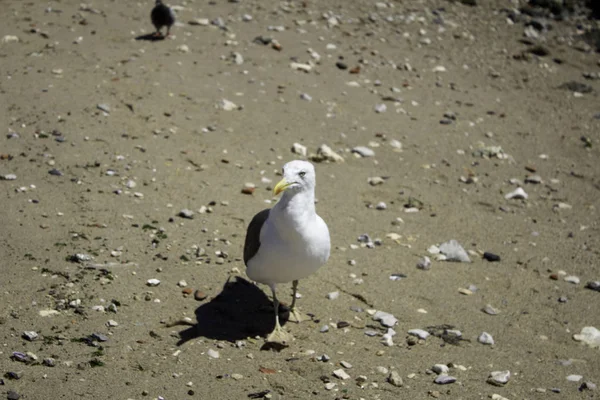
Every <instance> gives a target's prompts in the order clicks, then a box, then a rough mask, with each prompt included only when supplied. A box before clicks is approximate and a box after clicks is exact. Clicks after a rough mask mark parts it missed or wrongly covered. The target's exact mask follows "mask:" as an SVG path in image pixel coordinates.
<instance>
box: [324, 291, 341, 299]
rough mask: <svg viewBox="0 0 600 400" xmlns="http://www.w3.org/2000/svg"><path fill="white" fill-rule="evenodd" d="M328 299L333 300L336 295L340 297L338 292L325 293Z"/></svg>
mask: <svg viewBox="0 0 600 400" xmlns="http://www.w3.org/2000/svg"><path fill="white" fill-rule="evenodd" d="M326 297H327V298H328V299H329V300H335V299H337V298H338V297H340V292H331V293H327V296H326Z"/></svg>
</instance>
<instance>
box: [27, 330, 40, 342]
mask: <svg viewBox="0 0 600 400" xmlns="http://www.w3.org/2000/svg"><path fill="white" fill-rule="evenodd" d="M38 337H39V335H38V334H37V332H34V331H25V332H23V339H26V340H29V341H30V342H33V341H34V340H36V339H37V338H38Z"/></svg>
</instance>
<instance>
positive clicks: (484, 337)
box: [477, 332, 494, 345]
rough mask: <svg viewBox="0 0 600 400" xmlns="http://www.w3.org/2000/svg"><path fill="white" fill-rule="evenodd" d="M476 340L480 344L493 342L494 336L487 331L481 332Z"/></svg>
mask: <svg viewBox="0 0 600 400" xmlns="http://www.w3.org/2000/svg"><path fill="white" fill-rule="evenodd" d="M477 341H478V342H479V343H481V344H488V345H492V344H494V338H493V337H492V335H490V334H489V333H487V332H482V333H481V335H479V337H478V338H477Z"/></svg>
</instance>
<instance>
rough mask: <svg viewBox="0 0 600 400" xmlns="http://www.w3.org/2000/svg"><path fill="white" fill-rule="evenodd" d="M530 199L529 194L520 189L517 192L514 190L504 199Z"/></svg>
mask: <svg viewBox="0 0 600 400" xmlns="http://www.w3.org/2000/svg"><path fill="white" fill-rule="evenodd" d="M528 197H529V195H528V194H527V193H525V190H523V188H521V187H518V188H516V189H515V190H513V191H512V192H510V193H507V194H506V195H505V196H504V198H505V199H507V200H510V199H527V198H528Z"/></svg>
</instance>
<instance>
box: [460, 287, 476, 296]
mask: <svg viewBox="0 0 600 400" xmlns="http://www.w3.org/2000/svg"><path fill="white" fill-rule="evenodd" d="M458 293H460V294H464V295H465V296H469V295H472V294H473V291H472V290H469V289H465V288H460V289H458Z"/></svg>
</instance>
